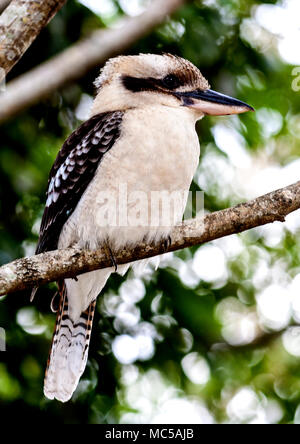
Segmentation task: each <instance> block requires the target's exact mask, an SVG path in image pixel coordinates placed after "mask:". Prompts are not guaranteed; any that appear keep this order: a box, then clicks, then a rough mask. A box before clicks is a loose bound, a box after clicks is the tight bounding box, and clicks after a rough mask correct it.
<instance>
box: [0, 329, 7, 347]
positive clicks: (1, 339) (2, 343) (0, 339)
mask: <svg viewBox="0 0 300 444" xmlns="http://www.w3.org/2000/svg"><path fill="white" fill-rule="evenodd" d="M5 351H6V335H5V330H4V328H2V327H0V352H5Z"/></svg>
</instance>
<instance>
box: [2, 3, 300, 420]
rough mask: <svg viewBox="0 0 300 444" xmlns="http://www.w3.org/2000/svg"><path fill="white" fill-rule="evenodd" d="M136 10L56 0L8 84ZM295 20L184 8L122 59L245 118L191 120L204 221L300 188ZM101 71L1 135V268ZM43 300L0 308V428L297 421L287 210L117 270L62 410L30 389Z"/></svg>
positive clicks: (271, 7)
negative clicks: (247, 107) (134, 60)
mask: <svg viewBox="0 0 300 444" xmlns="http://www.w3.org/2000/svg"><path fill="white" fill-rule="evenodd" d="M147 4H149V1H143V0H119V1H117V0H101V1H98V0H81V1H75V0H69V1H68V2H67V4H66V6H65V7H64V8H63V9H62V10H61V11H60V12H59V14H58V15H57V16H56V17H55V18H54V20H53V21H52V22H51V23H50V24H49V26H48V27H47V28H46V29H45V30H44V31H43V32H42V33H41V35H40V36H39V37H38V38H37V40H36V41H35V43H34V44H33V45H32V46H31V48H30V49H29V50H28V52H27V53H26V54H25V56H24V57H23V58H22V60H21V61H20V63H18V65H17V66H16V67H15V68H14V70H13V71H12V72H11V74H10V76H9V79H11V78H13V77H15V76H17V75H19V74H22V73H23V72H26V71H28V70H29V69H31V68H33V67H34V66H36V65H37V64H38V63H41V62H43V61H45V60H46V59H48V58H49V57H50V56H52V55H54V54H56V53H58V52H60V51H62V50H63V49H64V48H67V47H69V46H70V45H71V44H72V43H74V42H76V41H77V40H78V39H79V38H80V37H84V36H86V35H88V34H89V33H90V32H91V30H93V29H98V28H105V27H113V26H115V25H116V23H117V22H118V20H119V19H120V18H121V17H122V16H124V15H129V16H135V15H137V14H139V13H140V12H142V11H143V10H144V9H145V8H146V7H147ZM299 16H300V2H299V0H278V1H274V0H270V1H256V0H202V1H200V0H194V1H190V2H187V3H186V5H184V6H183V7H182V8H180V9H179V10H178V11H177V12H176V13H175V14H174V15H173V16H172V18H168V19H167V20H166V22H165V23H164V24H163V25H162V26H160V27H159V28H158V29H156V30H155V31H154V32H153V33H152V34H151V35H149V36H148V37H146V38H143V39H141V40H139V41H137V42H136V44H135V45H133V46H132V47H131V48H130V49H129V50H128V54H136V53H139V52H154V53H157V52H172V53H175V54H178V55H180V56H183V57H185V58H187V59H189V60H191V61H192V62H193V63H195V64H196V65H197V66H198V67H200V69H201V70H202V72H203V74H204V75H205V76H206V77H207V78H208V79H209V81H210V83H211V85H212V87H213V89H215V90H218V91H220V92H223V93H226V94H230V95H233V96H236V97H238V98H239V99H241V100H245V101H247V102H248V103H249V104H251V105H253V106H254V107H255V108H256V113H255V114H254V113H248V114H246V115H242V116H239V117H238V116H235V117H228V118H227V117H222V118H208V117H207V118H205V119H204V120H203V121H201V122H200V123H199V124H197V131H198V133H199V139H200V143H201V159H200V164H199V169H198V171H197V174H196V176H195V179H194V182H193V185H192V188H193V190H203V191H204V192H205V208H206V211H207V212H212V211H215V210H219V209H222V208H226V207H229V206H231V205H234V204H236V203H238V202H242V201H245V200H248V199H250V198H253V197H257V196H258V195H260V194H264V193H266V192H268V191H272V190H274V189H277V188H280V187H282V186H285V185H289V184H291V183H293V182H296V181H297V180H299V175H300V159H299V153H300V79H299V74H300V68H298V69H297V67H298V66H300V49H299V41H300V25H299ZM99 68H100V67H98V68H97V69H94V70H91V71H90V72H89V74H88V75H86V76H85V77H84V78H82V79H80V80H78V82H77V83H74V84H71V85H68V86H67V87H65V88H64V89H62V90H60V91H57V92H55V93H53V94H52V95H51V97H49V98H48V99H47V100H42V101H41V102H40V103H38V104H37V105H36V106H33V107H32V108H31V109H29V110H28V111H26V112H24V113H22V114H21V115H19V116H18V117H17V118H14V119H13V120H11V121H9V122H7V123H6V124H3V125H2V126H1V128H0V132H1V138H0V144H1V149H0V263H1V264H4V263H7V262H9V261H12V260H13V259H15V258H17V257H21V256H24V255H31V254H33V252H34V247H35V243H36V241H37V234H38V229H39V224H40V219H41V215H42V212H43V205H44V202H45V191H46V184H47V176H48V172H49V170H50V167H51V165H52V162H53V160H54V158H55V156H56V154H57V152H58V150H59V149H60V146H61V145H62V143H63V141H64V139H65V138H66V137H67V136H68V135H69V134H70V133H71V131H72V130H73V129H75V128H76V126H78V124H79V123H80V121H82V120H84V119H85V118H86V117H87V115H88V109H89V106H90V104H91V100H92V96H93V94H94V89H93V85H92V82H93V80H94V79H95V77H96V76H97V74H98V72H99ZM297 76H298V78H297ZM9 79H8V80H9ZM54 292H55V285H54V284H51V285H49V286H45V287H43V288H42V289H40V291H39V293H38V295H37V297H36V299H35V301H34V303H33V304H30V302H29V294H28V293H26V292H23V293H19V294H12V295H9V296H4V297H1V298H0V327H2V328H4V329H5V331H6V348H7V351H6V352H0V418H1V423H2V422H3V423H4V422H5V420H6V418H7V419H9V418H11V417H12V416H13V417H14V418H18V421H20V420H21V419H22V420H24V421H26V422H27V423H31V422H33V421H34V422H35V423H37V422H39V424H43V423H45V424H49V423H50V422H51V423H53V421H55V423H56V424H58V423H82V424H86V423H126V424H128V423H151V422H152V423H205V424H211V423H267V424H272V423H293V422H294V423H300V213H299V212H296V213H294V214H292V215H290V216H289V217H288V218H287V221H286V223H284V224H281V223H274V224H273V225H268V226H266V227H263V228H258V229H254V230H251V231H249V232H247V233H244V234H242V235H234V236H230V237H228V238H224V239H220V240H218V241H214V242H211V243H209V244H207V245H203V246H201V247H197V248H192V249H187V250H184V251H181V252H179V253H176V254H168V255H166V256H165V257H164V259H163V261H162V262H161V265H160V266H159V268H158V269H157V270H155V266H154V265H153V264H150V265H149V266H148V268H147V270H146V271H145V272H143V274H139V273H138V272H135V273H133V272H132V271H130V272H129V273H128V274H127V276H126V277H125V278H121V277H119V276H117V275H114V276H113V277H112V278H111V279H110V280H109V282H108V284H107V286H106V287H105V291H104V293H103V294H102V296H101V297H100V298H99V302H98V306H97V314H96V320H95V324H94V330H93V335H92V341H91V349H90V354H89V361H88V366H87V370H86V372H85V374H84V376H83V377H82V379H81V382H80V384H79V387H78V389H77V391H76V393H75V395H74V397H73V400H72V401H71V402H69V403H68V404H65V405H63V404H60V403H58V402H50V401H47V400H46V399H45V398H44V397H43V393H42V385H43V374H44V368H45V364H46V360H47V354H48V349H49V346H50V340H51V336H52V331H53V326H54V321H55V315H53V314H52V313H51V311H50V307H49V305H50V300H51V297H52V296H53V294H54Z"/></svg>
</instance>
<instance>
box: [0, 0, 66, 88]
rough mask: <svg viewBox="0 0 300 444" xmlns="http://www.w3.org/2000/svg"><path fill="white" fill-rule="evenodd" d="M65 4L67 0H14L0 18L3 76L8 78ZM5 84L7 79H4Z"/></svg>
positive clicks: (0, 51)
mask: <svg viewBox="0 0 300 444" xmlns="http://www.w3.org/2000/svg"><path fill="white" fill-rule="evenodd" d="M65 2H66V0H26V1H24V0H12V2H11V3H10V4H9V6H7V7H6V8H5V9H4V12H3V13H2V15H1V16H0V67H1V68H2V70H1V72H2V75H3V74H4V73H5V74H7V73H8V72H9V71H10V70H11V69H12V67H13V66H14V65H15V64H16V63H17V62H18V61H19V60H20V58H21V57H22V55H23V54H24V52H25V51H26V50H27V49H28V48H29V46H30V45H31V43H32V42H33V41H34V40H35V38H36V37H37V36H38V35H39V33H40V32H41V30H42V29H43V28H44V26H46V25H47V24H48V23H49V21H50V20H51V19H52V18H53V17H54V15H55V14H56V13H57V12H58V11H59V9H60V8H61V7H62V6H63V5H64V4H65ZM2 3H4V2H2ZM4 6H5V5H4ZM1 80H3V79H1V78H0V81H1Z"/></svg>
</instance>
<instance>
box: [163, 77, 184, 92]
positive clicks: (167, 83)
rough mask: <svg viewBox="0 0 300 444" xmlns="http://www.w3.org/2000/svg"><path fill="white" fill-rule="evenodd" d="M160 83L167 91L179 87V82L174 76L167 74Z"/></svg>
mask: <svg viewBox="0 0 300 444" xmlns="http://www.w3.org/2000/svg"><path fill="white" fill-rule="evenodd" d="M162 83H163V86H164V87H165V88H168V89H176V88H178V87H179V86H180V80H179V78H178V77H177V76H176V75H175V74H168V75H167V76H166V77H164V78H163V80H162Z"/></svg>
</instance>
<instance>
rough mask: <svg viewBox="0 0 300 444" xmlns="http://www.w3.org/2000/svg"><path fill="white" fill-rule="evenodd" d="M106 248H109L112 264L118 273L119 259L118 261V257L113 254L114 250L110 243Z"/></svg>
mask: <svg viewBox="0 0 300 444" xmlns="http://www.w3.org/2000/svg"><path fill="white" fill-rule="evenodd" d="M106 248H107V250H108V253H109V258H110V260H111V263H112V266H113V267H114V268H115V273H117V271H118V264H117V261H116V259H115V256H114V254H113V252H112V249H111V248H110V246H109V245H106Z"/></svg>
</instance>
